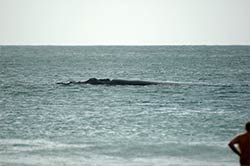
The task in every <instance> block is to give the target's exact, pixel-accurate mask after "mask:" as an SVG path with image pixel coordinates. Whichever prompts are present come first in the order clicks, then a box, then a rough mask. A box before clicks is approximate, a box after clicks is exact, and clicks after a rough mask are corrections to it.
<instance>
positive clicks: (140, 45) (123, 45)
mask: <svg viewBox="0 0 250 166" xmlns="http://www.w3.org/2000/svg"><path fill="white" fill-rule="evenodd" d="M0 46H34V47H35V46H52V47H53V46H66V47H67V46H69V47H71V46H76V47H77V46H82V47H98V46H99V47H109V46H111V47H112V46H117V47H131V46H134V47H145V46H149V47H151V46H250V44H0Z"/></svg>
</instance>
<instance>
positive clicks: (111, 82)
mask: <svg viewBox="0 0 250 166" xmlns="http://www.w3.org/2000/svg"><path fill="white" fill-rule="evenodd" d="M56 84H60V85H65V86H66V85H76V84H90V85H110V86H114V85H134V86H147V85H159V84H160V85H170V86H214V87H231V86H232V85H226V84H225V85H223V84H207V83H192V82H169V81H168V82H166V81H164V82H154V81H141V80H125V79H112V80H111V79H109V78H106V79H97V78H90V79H88V80H86V81H68V82H57V83H56Z"/></svg>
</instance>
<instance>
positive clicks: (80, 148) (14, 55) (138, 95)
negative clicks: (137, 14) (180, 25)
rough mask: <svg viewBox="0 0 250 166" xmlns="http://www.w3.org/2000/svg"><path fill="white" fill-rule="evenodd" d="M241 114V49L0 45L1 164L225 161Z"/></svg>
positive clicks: (230, 161)
mask: <svg viewBox="0 0 250 166" xmlns="http://www.w3.org/2000/svg"><path fill="white" fill-rule="evenodd" d="M92 77H96V78H110V79H128V80H146V81H159V82H165V83H166V84H162V85H150V86H119V85H118V86H107V85H98V86H96V85H70V86H63V85H58V84H56V83H57V82H67V81H80V80H87V79H89V78H92ZM248 120H250V46H137V47H135V46H0V165H1V166H2V165H3V166H16V165H18V166H58V165H65V166H68V165H73V166H85V165H86V166H233V165H238V157H237V156H236V155H234V154H233V153H232V152H231V151H230V149H229V148H228V146H227V144H228V142H229V141H230V139H231V138H232V137H233V136H235V135H236V134H237V133H240V132H243V131H244V123H245V122H246V121H248Z"/></svg>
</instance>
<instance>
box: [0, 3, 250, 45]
mask: <svg viewBox="0 0 250 166" xmlns="http://www.w3.org/2000/svg"><path fill="white" fill-rule="evenodd" d="M0 44H15V45H16V44H25V45H29V44H32V45H50V44H55V45H111V44H114V45H188V44H192V45H196V44H197V45H203V44H209V45H215V44H223V45H228V44H229V45H231V44H244V45H250V0H0Z"/></svg>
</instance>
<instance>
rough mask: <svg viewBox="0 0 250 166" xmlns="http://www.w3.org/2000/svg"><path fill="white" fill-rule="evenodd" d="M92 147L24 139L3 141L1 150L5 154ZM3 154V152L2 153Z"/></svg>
mask: <svg viewBox="0 0 250 166" xmlns="http://www.w3.org/2000/svg"><path fill="white" fill-rule="evenodd" d="M89 146H90V145H84V144H66V143H60V142H52V141H47V140H43V139H36V140H24V139H1V140H0V149H4V152H20V151H36V150H49V149H51V150H60V149H67V148H70V149H72V148H73V149H82V148H87V147H89ZM0 152H1V151H0Z"/></svg>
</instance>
